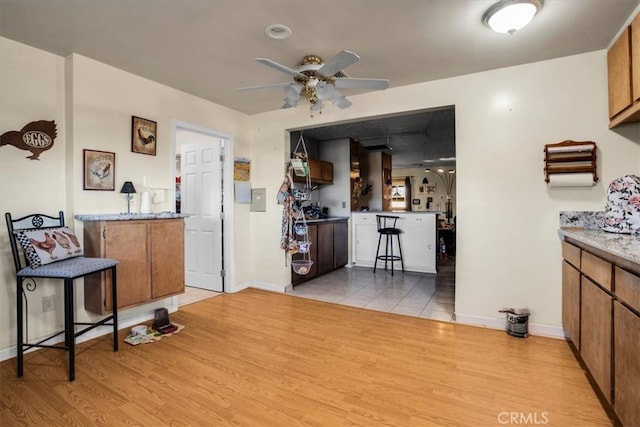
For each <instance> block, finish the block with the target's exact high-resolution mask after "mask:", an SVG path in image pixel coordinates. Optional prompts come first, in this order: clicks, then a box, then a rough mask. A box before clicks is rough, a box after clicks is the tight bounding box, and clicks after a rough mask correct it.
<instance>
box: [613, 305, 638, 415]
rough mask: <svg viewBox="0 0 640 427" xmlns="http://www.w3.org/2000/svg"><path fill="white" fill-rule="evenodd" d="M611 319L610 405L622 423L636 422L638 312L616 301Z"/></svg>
mask: <svg viewBox="0 0 640 427" xmlns="http://www.w3.org/2000/svg"><path fill="white" fill-rule="evenodd" d="M638 308H640V307H638ZM613 319H614V320H613V322H614V331H615V332H614V339H613V352H614V355H615V360H614V366H615V370H614V378H613V381H614V384H615V387H614V404H613V407H614V410H615V412H616V414H617V415H618V418H620V421H622V424H623V425H625V426H640V359H639V356H638V355H640V316H638V315H637V314H635V313H633V312H632V311H631V310H630V309H628V308H627V307H625V306H624V305H622V304H621V303H619V302H618V301H616V302H614V304H613Z"/></svg>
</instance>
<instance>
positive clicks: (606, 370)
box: [580, 276, 613, 402]
mask: <svg viewBox="0 0 640 427" xmlns="http://www.w3.org/2000/svg"><path fill="white" fill-rule="evenodd" d="M581 294H582V304H581V306H580V308H581V310H580V311H581V314H580V355H581V356H582V359H583V360H584V363H585V364H586V365H587V367H588V368H589V372H591V375H593V378H594V379H595V381H596V383H597V384H598V387H599V388H600V391H602V394H603V395H604V397H605V399H607V401H608V402H611V331H612V329H611V328H612V318H611V310H612V303H613V298H612V297H611V296H610V295H609V294H607V293H606V292H605V291H604V290H602V289H601V288H600V287H598V286H597V285H596V284H595V283H593V282H592V281H591V280H589V279H588V278H586V277H584V276H583V277H582V286H581Z"/></svg>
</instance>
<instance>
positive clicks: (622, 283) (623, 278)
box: [615, 266, 640, 312]
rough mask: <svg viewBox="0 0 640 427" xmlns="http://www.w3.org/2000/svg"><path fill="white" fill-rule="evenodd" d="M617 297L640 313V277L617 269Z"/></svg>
mask: <svg viewBox="0 0 640 427" xmlns="http://www.w3.org/2000/svg"><path fill="white" fill-rule="evenodd" d="M615 274H616V282H615V283H616V296H617V297H618V299H620V300H621V301H623V302H624V303H626V304H628V305H629V306H630V307H631V308H633V309H634V310H636V311H638V312H640V277H638V276H636V275H635V274H633V273H629V272H628V271H625V270H623V269H621V268H620V267H618V266H616V267H615Z"/></svg>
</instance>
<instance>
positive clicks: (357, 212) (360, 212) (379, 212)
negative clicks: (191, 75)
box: [351, 211, 445, 215]
mask: <svg viewBox="0 0 640 427" xmlns="http://www.w3.org/2000/svg"><path fill="white" fill-rule="evenodd" d="M351 214H352V215H353V214H384V215H398V214H407V215H420V214H431V215H436V214H441V215H444V214H445V212H434V211H351Z"/></svg>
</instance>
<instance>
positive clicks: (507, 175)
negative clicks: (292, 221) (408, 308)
mask: <svg viewBox="0 0 640 427" xmlns="http://www.w3.org/2000/svg"><path fill="white" fill-rule="evenodd" d="M392 83H393V82H392ZM352 101H353V104H354V105H353V106H352V107H350V108H349V109H347V110H341V111H336V110H334V109H331V108H327V109H326V111H324V112H323V114H322V116H318V115H316V117H314V118H313V119H310V118H309V114H308V112H307V111H306V110H305V109H304V108H298V109H295V110H279V111H274V112H270V113H265V114H261V115H257V116H253V117H252V135H251V141H252V146H253V147H254V151H253V153H254V156H256V157H257V158H262V154H260V153H264V155H266V156H268V158H269V161H270V162H274V163H273V167H272V169H273V170H277V169H278V165H279V164H280V165H282V164H283V163H284V159H285V153H284V146H285V143H286V138H285V137H284V135H283V132H282V130H283V128H284V129H287V128H288V129H294V128H301V127H313V126H318V125H320V124H323V125H324V124H327V123H331V122H337V121H345V120H354V119H357V118H362V117H369V116H376V115H382V114H389V113H395V112H405V111H412V110H420V109H425V108H432V107H439V106H446V105H455V107H456V157H457V165H456V170H457V178H456V193H457V194H456V195H457V198H456V201H457V207H456V214H457V230H458V243H457V254H456V255H457V266H456V270H457V271H456V312H457V314H458V317H459V318H460V319H462V320H463V321H466V322H471V323H477V324H492V323H493V324H496V322H497V321H498V320H500V319H503V316H502V315H501V314H500V313H498V310H499V309H501V308H502V307H505V306H515V307H528V308H530V309H531V310H532V313H533V314H532V317H531V322H532V323H537V324H539V325H542V327H541V328H542V329H541V330H542V332H545V331H544V326H549V327H550V329H552V331H549V332H550V333H557V332H558V327H559V326H560V325H561V271H560V267H561V264H560V259H561V253H560V242H559V240H558V234H557V228H558V214H559V212H560V211H565V210H603V209H604V205H605V193H606V186H607V184H608V183H609V182H610V181H611V180H613V179H614V178H616V177H618V176H620V175H623V174H627V173H634V172H635V173H637V171H638V167H639V166H640V125H638V124H633V125H629V126H627V127H625V128H621V129H620V130H615V131H611V130H609V129H608V125H607V124H608V120H607V82H606V53H605V51H597V52H592V53H588V54H582V55H576V56H571V57H565V58H560V59H555V60H550V61H543V62H538V63H533V64H527V65H522V66H517V67H510V68H504V69H499V70H494V71H488V72H483V73H478V74H472V75H467V76H461V77H456V78H451V79H445V80H440V81H434V82H427V83H423V84H419V85H413V86H406V87H399V88H394V89H389V90H387V91H384V92H372V93H367V94H364V95H360V96H357V97H352ZM566 139H574V140H578V141H580V140H590V141H595V142H596V143H597V144H598V148H599V149H598V156H599V160H598V168H599V169H598V172H599V175H600V177H601V180H600V181H599V183H598V185H597V186H595V187H593V188H576V189H554V190H548V189H547V188H546V185H545V183H544V176H543V169H542V168H543V161H542V159H543V157H542V153H543V148H544V145H545V144H549V143H555V142H559V141H563V140H566ZM273 170H267V169H263V170H258V171H256V172H257V176H256V178H257V179H259V180H261V181H263V182H264V183H265V185H266V187H267V194H275V191H276V190H277V186H278V185H279V183H280V177H278V176H274V174H273ZM268 201H271V202H272V203H271V204H270V205H269V206H268V212H267V213H266V214H264V215H263V216H261V218H260V225H261V226H260V227H252V233H251V236H252V239H253V240H255V241H260V242H264V245H265V246H267V247H275V245H276V242H277V236H278V234H279V233H278V230H279V229H278V224H279V215H280V209H279V207H278V206H277V205H276V204H275V200H274V199H273V200H272V198H268ZM252 225H253V223H252ZM251 260H252V263H251V268H252V271H253V273H252V275H253V276H254V277H255V276H257V275H260V276H261V277H263V279H264V280H268V281H271V282H275V283H287V281H288V280H289V275H288V268H287V267H286V266H285V265H284V263H283V261H282V260H283V256H282V254H281V253H278V252H277V251H274V252H273V253H269V252H267V253H265V252H264V251H262V250H258V249H256V251H255V252H254V253H252V256H251Z"/></svg>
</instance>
